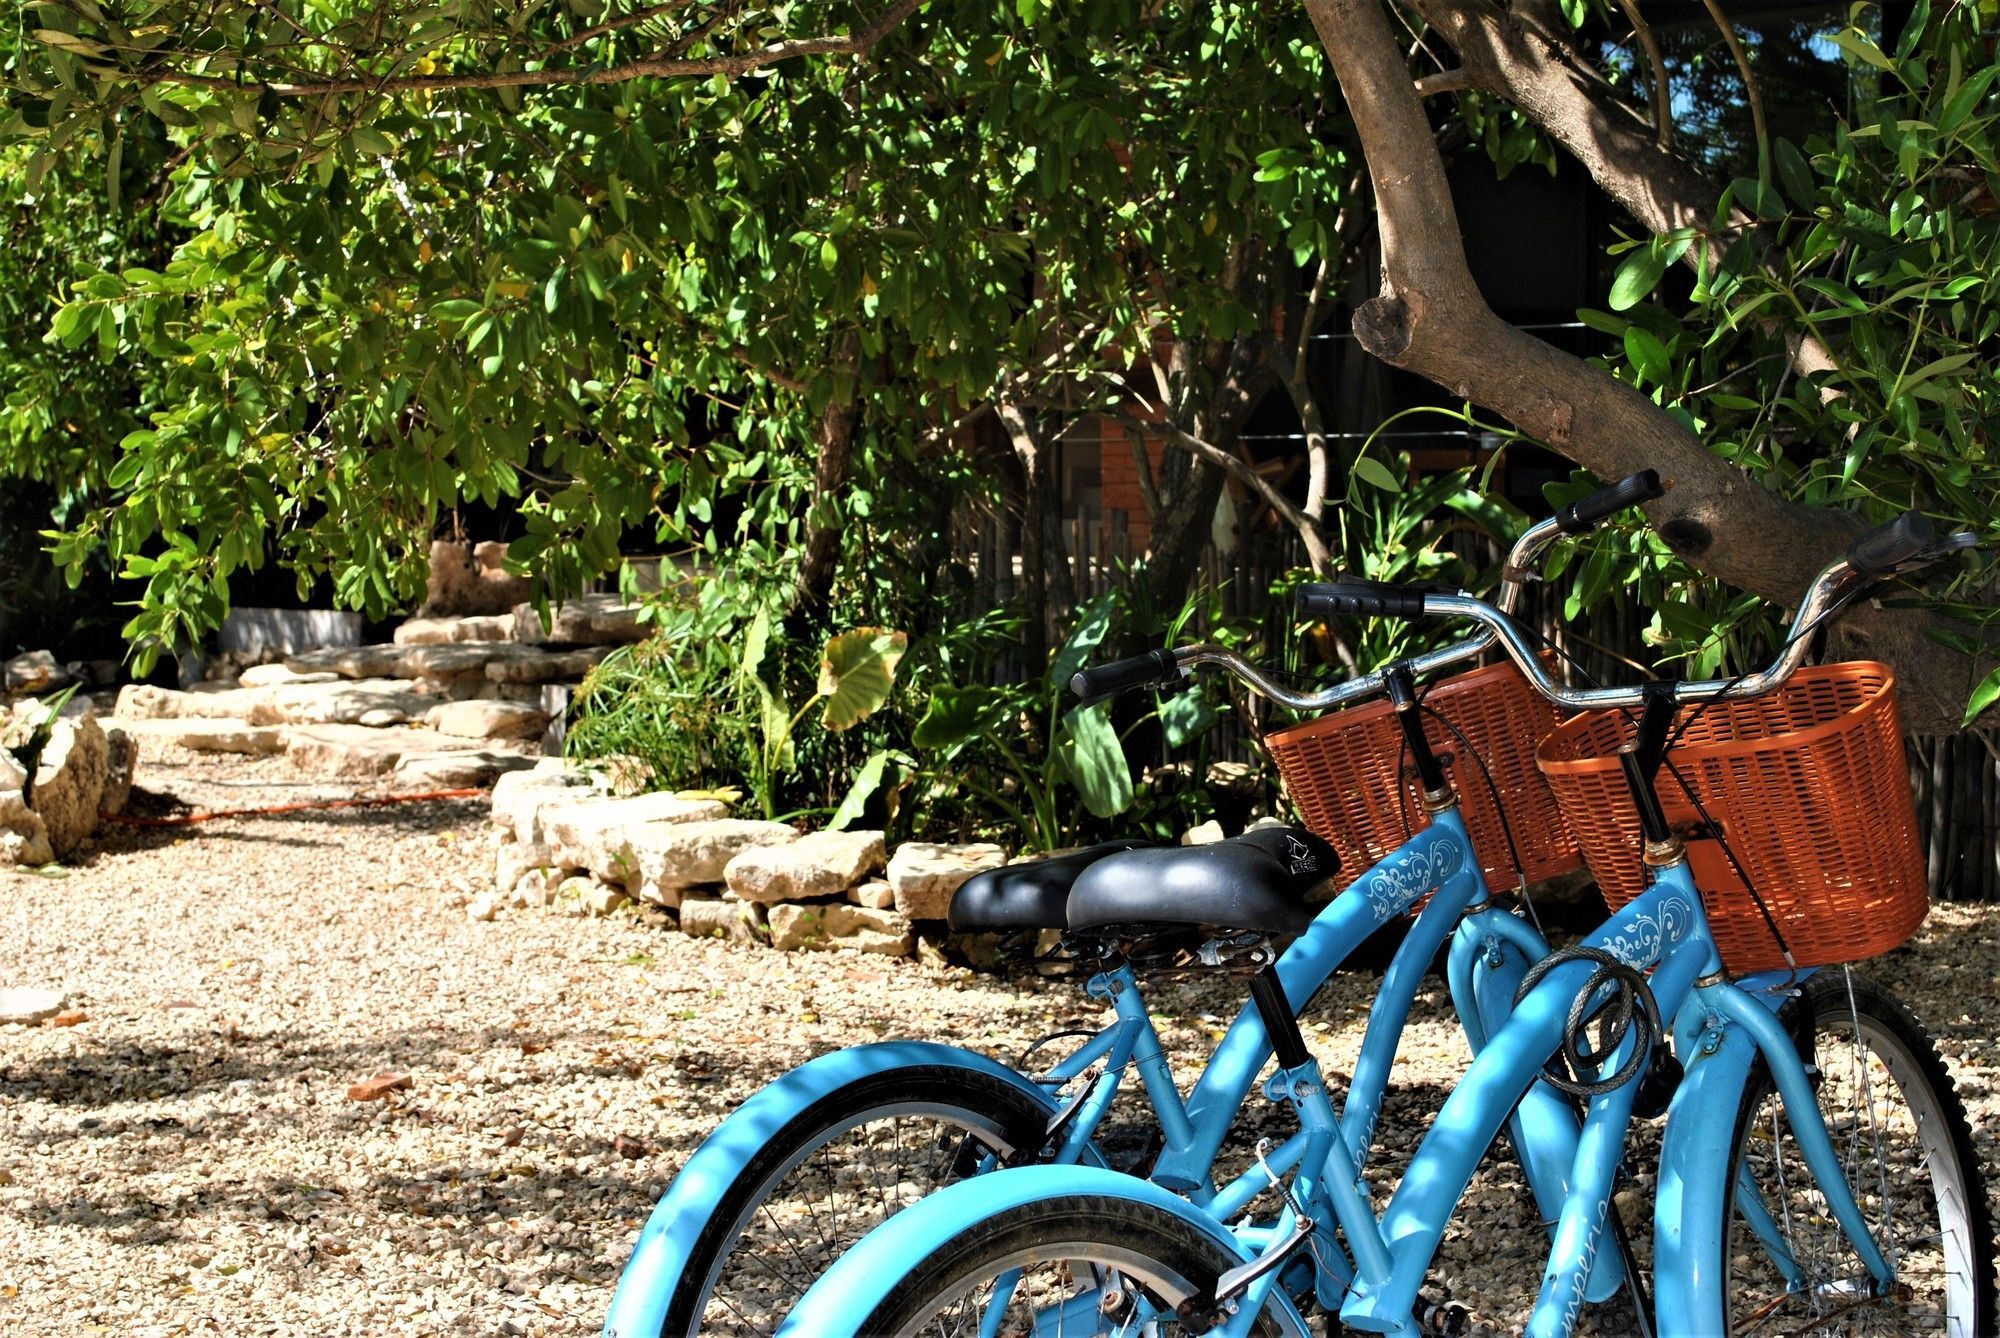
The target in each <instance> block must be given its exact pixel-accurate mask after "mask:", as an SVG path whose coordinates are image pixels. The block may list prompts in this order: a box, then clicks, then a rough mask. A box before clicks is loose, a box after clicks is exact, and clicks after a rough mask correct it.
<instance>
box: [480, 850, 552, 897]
mask: <svg viewBox="0 0 2000 1338" xmlns="http://www.w3.org/2000/svg"><path fill="white" fill-rule="evenodd" d="M546 855H547V852H546V850H545V848H543V847H540V846H531V845H524V844H523V843H522V842H520V841H517V840H515V839H514V838H513V837H511V836H507V837H505V838H503V839H502V840H501V842H500V844H499V846H498V847H497V848H496V849H495V850H494V852H493V890H494V891H495V892H499V893H501V894H502V895H506V894H509V893H512V892H513V891H514V890H515V889H516V888H518V887H520V885H521V883H522V882H523V881H524V880H525V879H526V878H527V877H528V875H529V874H539V873H540V872H542V870H544V869H546V868H548V867H549V865H548V862H547V858H546Z"/></svg>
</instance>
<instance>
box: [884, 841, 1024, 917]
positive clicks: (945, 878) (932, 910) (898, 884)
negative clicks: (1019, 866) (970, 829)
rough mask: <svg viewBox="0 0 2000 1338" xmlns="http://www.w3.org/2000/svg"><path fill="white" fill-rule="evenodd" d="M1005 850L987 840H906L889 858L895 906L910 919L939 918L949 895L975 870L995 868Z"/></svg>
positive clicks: (998, 864) (942, 914) (1005, 854)
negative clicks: (959, 842) (957, 842)
mask: <svg viewBox="0 0 2000 1338" xmlns="http://www.w3.org/2000/svg"><path fill="white" fill-rule="evenodd" d="M1006 862H1007V852H1006V851H1005V850H1002V849H1001V848H1000V847H999V846H996V845H993V844H991V843H990V842H985V841H980V842H975V843H973V844H971V845H934V844H932V843H930V842H927V841H910V842H906V843H905V844H903V845H900V846H897V847H896V853H895V854H894V855H892V856H890V857H889V888H890V891H891V892H892V893H893V894H894V895H895V898H896V909H897V910H898V911H900V912H902V914H903V915H904V917H905V918H907V919H911V920H942V919H944V915H945V909H946V908H947V907H948V906H950V905H951V894H952V893H954V892H956V891H957V890H958V886H959V884H960V883H963V882H964V881H965V880H966V879H968V878H970V877H972V875H973V874H975V873H983V872H984V871H986V870H987V869H997V868H999V867H1000V866H1001V865H1003V864H1005V863H1006Z"/></svg>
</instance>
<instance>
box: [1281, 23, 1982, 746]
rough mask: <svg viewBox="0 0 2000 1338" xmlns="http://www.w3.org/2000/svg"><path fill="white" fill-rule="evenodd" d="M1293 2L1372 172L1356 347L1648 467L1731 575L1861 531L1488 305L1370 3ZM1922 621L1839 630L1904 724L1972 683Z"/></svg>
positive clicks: (1906, 615)
mask: <svg viewBox="0 0 2000 1338" xmlns="http://www.w3.org/2000/svg"><path fill="white" fill-rule="evenodd" d="M1306 10H1307V12H1308V14H1310V15H1311V17H1312V21H1313V25H1314V27H1315V28H1317V29H1318V31H1319V35H1320V40H1321V42H1322V43H1323V44H1324V45H1325V47H1326V50H1327V54H1328V56H1329V58H1330V59H1331V61H1332V64H1333V67H1334V72H1335V74H1336V76H1337V77H1338V78H1339V81H1340V86H1341V90H1342V92H1343V93H1344V94H1345V95H1346V99H1347V105H1348V110H1349V112H1350V114H1351V115H1352V116H1353V117H1354V122H1355V126H1356V129H1357V131H1358V133H1359V135H1360V139H1361V145H1362V151H1363V153H1364V155H1365V156H1366V158H1367V160H1368V167H1369V171H1370V173H1371V174H1372V176H1373V178H1374V182H1375V196H1376V202H1377V208H1378V212H1379V219H1380V228H1379V230H1380V235H1381V239H1382V288H1381V292H1380V294H1379V295H1378V296H1376V297H1375V298H1373V299H1371V300H1370V301H1368V302H1367V303H1365V304H1364V305H1363V306H1362V307H1361V309H1360V310H1359V311H1357V312H1356V313H1355V317H1354V331H1355V336H1356V338H1357V339H1358V341H1359V342H1360V343H1361V345H1362V347H1363V348H1365V349H1367V350H1368V351H1369V352H1371V353H1373V354H1375V355H1376V356H1377V357H1379V358H1382V359H1383V360H1384V361H1386V362H1390V363H1393V364H1395V365H1396V366H1399V367H1404V368H1408V369H1409V370H1411V371H1415V372H1418V373H1420V374H1421V375H1423V376H1426V377H1429V378H1430V379H1431V380H1433V381H1435V382H1437V383H1438V384H1439V385H1442V386H1444V387H1446V388H1447V389H1448V390H1450V391H1451V392H1452V393H1453V394H1454V395H1456V396H1459V397H1462V398H1465V399H1469V400H1472V401H1473V402H1475V403H1477V404H1479V405H1481V406H1483V407H1485V408H1487V409H1489V410H1492V411H1494V412H1496V413H1499V414H1501V415H1503V416H1505V417H1506V418H1507V419H1508V420H1509V421H1511V422H1512V423H1513V424H1514V425H1515V426H1516V427H1518V428H1520V429H1521V430H1522V431H1523V432H1526V433H1527V434H1528V435H1530V436H1533V437H1537V438H1540V439H1541V440H1542V441H1544V442H1547V443H1548V444H1549V445H1550V446H1552V447H1554V448H1555V449H1556V450H1558V451H1560V452H1561V453H1563V454H1564V455H1566V456H1568V457H1569V458H1571V459H1572V460H1575V461H1576V462H1577V463H1579V464H1581V465H1583V466H1584V467H1585V468H1587V469H1590V470H1591V471H1593V472H1594V473H1596V474H1598V475H1600V476H1602V477H1605V478H1617V477H1620V476H1622V475H1625V474H1629V473H1632V472H1634V471H1636V470H1639V469H1645V468H1656V469H1658V470H1659V471H1660V473H1661V474H1662V476H1663V477H1665V478H1666V479H1667V480H1669V483H1670V488H1669V491H1668V493H1667V495H1666V496H1665V497H1664V498H1662V499H1661V500H1660V501H1657V502H1654V503H1651V504H1650V505H1649V506H1648V508H1647V510H1648V513H1649V516H1650V518H1651V520H1652V522H1653V525H1654V528H1655V529H1656V530H1657V531H1658V533H1659V534H1660V536H1661V537H1662V538H1663V539H1664V540H1665V541H1666V542H1667V543H1668V544H1669V545H1671V546H1672V547H1673V548H1674V549H1675V551H1676V552H1678V553H1680V554H1681V555H1682V556H1683V557H1685V558H1687V559H1688V560H1689V561H1690V562H1692V563H1694V564H1695V565H1696V566H1697V567H1699V568H1700V569H1701V570H1703V571H1704V572H1707V573H1708V574H1709V575H1712V576H1715V577H1717V578H1719V579H1721V580H1724V581H1727V582H1729V583H1730V584H1732V585H1735V586H1738V587H1740V588H1742V589H1745V590H1748V591H1751V592H1752V593H1755V594H1758V595H1761V596H1763V597H1764V598H1766V599H1770V600H1773V601H1776V602H1778V603H1780V604H1786V603H1791V602H1795V601H1796V600H1797V599H1798V598H1799V597H1800V595H1801V593H1802V592H1803V591H1804V590H1805V588H1806V584H1807V582H1808V581H1809V580H1810V579H1811V577H1812V576H1813V574H1814V573H1815V572H1816V571H1817V570H1818V569H1819V568H1820V567H1821V566H1823V565H1824V564H1825V563H1826V562H1827V561H1829V560H1830V559H1832V558H1833V557H1835V556H1837V555H1838V554H1839V553H1840V552H1841V551H1842V550H1843V549H1844V548H1845V546H1846V544H1847V543H1848V542H1849V541H1850V540H1851V539H1852V537H1853V536H1854V535H1855V534H1856V533H1858V532H1859V530H1860V529H1861V522H1860V521H1859V519H1858V518H1856V517H1854V516H1852V515H1850V514H1848V513H1845V512H1839V511H1829V510H1822V509H1816V508H1809V507H1804V506H1799V505H1797V504H1794V503H1791V502H1787V501H1785V500H1784V499H1782V498H1780V497H1778V496H1777V495H1776V494H1774V493H1772V492H1770V491H1769V490H1767V489H1765V488H1763V487H1761V486H1759V485H1758V484H1757V483H1756V482H1755V481H1754V480H1752V479H1751V478H1750V477H1749V476H1748V475H1746V474H1744V473H1743V472H1742V471H1740V470H1738V469H1736V468H1734V467H1733V466H1731V465H1729V464H1726V463H1725V462H1724V461H1722V460H1721V459H1720V458H1718V457H1717V456H1715V455H1714V454H1712V453H1711V452H1710V451H1708V449H1707V448H1706V447H1704V446H1703V445H1702V443H1701V442H1700V441H1699V440H1697V439H1696V438H1695V437H1694V436H1693V435H1692V434H1690V433H1689V432H1687V431H1686V430H1685V429H1683V428H1682V427H1681V426H1680V425H1679V423H1677V422H1676V421H1675V420H1674V419H1673V418H1672V417H1671V416H1669V415H1668V414H1667V412H1666V411H1665V410H1664V409H1662V408H1661V407H1660V406H1658V405H1656V404H1654V403H1653V402H1652V401H1651V400H1649V399H1647V398H1646V397H1645V396H1644V395H1641V394H1640V393H1639V392H1638V391H1637V390H1635V389H1634V388H1633V387H1631V386H1629V385H1627V384H1625V383H1624V382H1622V381H1619V380H1617V379H1616V378H1614V377H1611V376H1608V375H1606V374H1605V373H1604V372H1602V371H1600V370H1598V369H1596V368H1593V367H1591V366H1589V365H1588V364H1587V363H1585V362H1584V361H1583V360H1582V359H1580V358H1577V357H1575V356H1573V355H1571V354H1568V353H1564V352H1562V351H1561V350H1559V349H1557V348H1555V347H1553V346H1552V345H1550V344H1546V343H1544V342H1542V341H1541V340H1539V339H1536V338H1535V337H1534V336H1532V335H1530V334H1527V333H1525V332H1524V331H1521V330H1517V329H1515V328H1514V327H1513V326H1511V325H1508V324H1507V323H1506V322H1505V321H1502V320H1500V319H1499V317H1497V316H1496V315H1494V313H1493V311H1492V309H1491V308H1490V307H1488V306H1487V304H1486V301H1485V299H1484V298H1483V297H1482V296H1481V295H1480V293H1479V290H1478V288H1477V286H1476V285H1475V284H1474V283H1473V280H1472V275H1471V271H1470V270H1469V269H1468V268H1467V265H1466V260H1465V250H1464V247H1463V244H1462V243H1461V241H1460V239H1459V233H1458V221H1457V214H1456V212H1455V210H1454V208H1453V204H1452V198H1451V190H1450V187H1449V185H1448V183H1447V182H1446V179H1445V172H1444V163H1443V161H1442V160H1441V159H1440V157H1439V156H1438V152H1437V148H1436V144H1435V142H1434V140H1433V139H1432V135H1431V127H1430V123H1429V121H1428V120H1427V119H1426V118H1425V115H1424V109H1423V103H1422V101H1421V100H1420V99H1419V98H1418V96H1417V92H1416V89H1415V87H1414V85H1413V84H1412V82H1411V79H1410V76H1409V71H1408V69H1407V67H1406V65H1405V62H1404V60H1403V56H1402V52H1401V50H1400V49H1399V48H1398V46H1397V45H1396V42H1395V40H1394V37H1393V36H1392V34H1391V32H1390V29H1389V25H1388V21H1387V20H1386V18H1385V17H1384V16H1383V13H1382V8H1381V3H1380V0H1306ZM1468 45H1471V44H1468ZM1461 51H1462V52H1463V51H1464V48H1461ZM1647 147H1648V150H1649V151H1653V152H1656V151H1655V150H1652V149H1651V146H1650V145H1648V146H1647ZM1936 621H1937V620H1936V619H1935V618H1934V617H1933V616H1932V615H1930V614H1927V613H1925V612H1921V611H1918V610H1911V609H1886V608H1884V609H1872V608H1871V609H1860V610H1856V611H1855V613H1854V614H1852V615H1850V616H1849V618H1848V619H1847V620H1846V621H1845V623H1844V624H1843V626H1842V631H1843V634H1844V635H1846V636H1847V637H1848V639H1849V640H1851V641H1854V642H1859V643H1860V644H1861V646H1862V647H1863V648H1864V649H1865V650H1866V651H1867V652H1868V653H1871V654H1873V655H1875V656H1877V657H1878V658H1883V659H1888V660H1891V661H1893V662H1895V663H1896V664H1897V666H1898V668H1899V669H1900V670H1901V671H1902V677H1903V682H1904V686H1905V697H1904V709H1905V719H1906V721H1907V723H1909V724H1910V725H1911V726H1912V727H1913V728H1917V729H1951V728H1956V727H1957V724H1958V721H1959V718H1960V715H1961V713H1962V710H1963V706H1964V702H1965V698H1966V694H1967V693H1968V692H1969V691H1970V687H1971V682H1972V678H1971V674H1972V669H1973V664H1972V661H1971V660H1970V659H1969V658H1968V657H1966V656H1963V655H1959V654H1956V653H1954V652H1950V651H1948V650H1946V649H1945V648H1944V647H1942V646H1939V645H1938V644H1936V643H1935V642H1934V641H1932V640H1930V639H1929V638H1928V637H1927V636H1926V635H1925V631H1926V628H1927V627H1930V626H1932V625H1934V624H1935V623H1936Z"/></svg>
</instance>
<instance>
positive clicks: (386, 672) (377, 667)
mask: <svg viewBox="0 0 2000 1338" xmlns="http://www.w3.org/2000/svg"><path fill="white" fill-rule="evenodd" d="M412 649H413V648H412V647H409V646H397V645H393V644H392V645H375V646H328V647H327V648H326V649H324V650H309V651H306V652H304V653H303V654H299V655H287V656H286V657H285V667H286V668H287V669H290V670H292V671H293V672H295V673H301V674H318V673H328V672H331V673H336V674H339V675H340V676H341V677H342V678H415V677H416V674H415V672H414V671H412V670H411V669H410V668H409V659H410V652H411V650H412Z"/></svg>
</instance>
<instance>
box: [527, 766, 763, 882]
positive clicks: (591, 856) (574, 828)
mask: <svg viewBox="0 0 2000 1338" xmlns="http://www.w3.org/2000/svg"><path fill="white" fill-rule="evenodd" d="M530 774H534V775H539V774H541V773H539V772H535V773H530ZM586 793H587V792H586ZM565 798H567V799H568V800H569V801H568V802H563V803H551V804H546V805H545V806H543V807H541V808H540V809H539V811H538V812H537V814H536V820H535V823H534V825H533V827H532V828H531V829H529V830H525V831H524V830H523V829H522V827H521V826H520V825H519V824H518V823H516V825H515V826H514V827H513V831H514V834H515V835H516V836H517V837H519V838H520V839H522V840H532V841H538V842H540V843H541V844H543V845H546V846H548V847H549V849H550V850H551V851H553V852H554V855H555V858H554V860H553V862H554V863H557V864H560V865H562V866H563V867H565V868H570V869H591V870H594V871H599V872H602V871H604V870H608V869H612V868H616V867H617V866H618V865H619V864H620V863H621V862H627V861H629V859H630V855H629V853H628V852H627V851H626V850H625V847H624V841H623V833H624V832H625V831H626V830H627V829H629V828H633V827H637V826H640V825H643V824H648V823H676V822H707V821H710V820H712V819H715V818H720V817H722V816H723V815H724V814H725V813H727V812H728V811H729V807H728V805H726V804H724V803H722V802H721V801H720V800H717V799H683V798H682V797H680V796H679V795H674V794H641V795H634V796H633V797H631V798H630V799H605V798H601V797H598V798H588V797H586V798H583V799H581V800H577V799H575V798H574V797H573V796H565ZM508 803H509V804H510V811H511V804H512V800H511V798H510V799H509V800H508ZM501 805H502V799H501V795H500V792H499V791H498V790H496V791H495V792H494V803H493V816H494V819H495V820H496V821H500V820H501ZM604 876H606V877H613V876H615V875H612V874H609V873H605V875H604ZM716 876H717V877H718V878H719V877H720V876H721V871H720V870H717V875H716Z"/></svg>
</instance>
